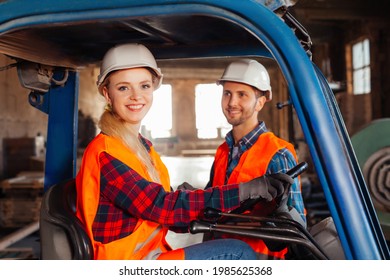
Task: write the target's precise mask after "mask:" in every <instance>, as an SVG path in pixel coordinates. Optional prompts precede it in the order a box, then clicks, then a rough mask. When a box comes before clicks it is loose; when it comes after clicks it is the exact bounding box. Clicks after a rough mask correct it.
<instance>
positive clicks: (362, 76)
mask: <svg viewBox="0 0 390 280" xmlns="http://www.w3.org/2000/svg"><path fill="white" fill-rule="evenodd" d="M352 70H353V93H354V94H364V93H370V92H371V71H370V45H369V40H368V39H365V40H363V41H360V42H358V43H356V44H354V45H353V46H352Z"/></svg>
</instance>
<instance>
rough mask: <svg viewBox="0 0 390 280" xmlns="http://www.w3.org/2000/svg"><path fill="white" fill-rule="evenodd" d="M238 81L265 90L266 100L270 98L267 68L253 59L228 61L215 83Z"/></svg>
mask: <svg viewBox="0 0 390 280" xmlns="http://www.w3.org/2000/svg"><path fill="white" fill-rule="evenodd" d="M226 81H230V82H238V83H243V84H247V85H250V86H253V87H255V88H257V89H258V90H260V91H266V92H267V94H266V98H267V101H270V100H271V99H272V91H271V84H270V78H269V75H268V72H267V69H265V67H264V66H263V65H262V64H260V63H259V62H257V61H256V60H253V59H241V60H238V61H235V62H232V63H230V64H229V65H228V66H227V67H226V69H225V71H224V73H223V74H222V77H221V78H220V79H219V80H218V81H217V84H222V83H223V82H226Z"/></svg>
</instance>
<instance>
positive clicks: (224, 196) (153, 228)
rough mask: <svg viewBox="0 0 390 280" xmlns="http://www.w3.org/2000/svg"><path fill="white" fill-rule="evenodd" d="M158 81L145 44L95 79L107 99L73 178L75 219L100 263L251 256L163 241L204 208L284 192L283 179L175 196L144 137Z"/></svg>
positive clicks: (228, 248)
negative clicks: (97, 129)
mask: <svg viewBox="0 0 390 280" xmlns="http://www.w3.org/2000/svg"><path fill="white" fill-rule="evenodd" d="M161 81H162V74H161V71H160V69H159V68H158V67H157V65H156V61H155V59H154V57H153V55H152V54H151V53H150V51H149V50H148V49H147V48H146V47H144V46H143V45H140V44H124V45H120V46H116V47H114V48H112V49H111V50H109V51H108V52H107V53H106V55H105V56H104V58H103V63H102V66H101V72H100V75H99V77H98V81H97V85H98V89H99V92H100V94H102V95H103V96H104V98H105V100H106V102H107V106H106V110H105V112H104V113H103V114H102V116H101V119H100V121H99V127H100V129H101V133H100V134H99V135H97V136H96V137H95V139H94V140H92V141H91V143H90V144H89V145H88V147H87V148H86V150H85V153H84V156H83V160H82V164H81V168H80V171H79V173H78V174H77V177H76V187H77V215H78V217H79V218H80V219H81V220H82V221H83V222H84V224H85V226H86V229H87V232H88V235H89V237H90V238H91V240H92V243H93V246H94V256H95V258H96V259H254V258H255V254H254V252H253V251H252V249H251V248H250V247H249V246H248V245H247V244H246V243H244V242H241V241H239V240H227V239H225V240H215V241H210V242H206V243H202V244H196V245H193V246H189V247H186V248H183V249H177V250H172V249H171V248H170V247H169V245H168V243H167V242H166V241H165V236H166V234H167V231H168V228H175V229H179V228H181V229H184V230H186V229H187V228H188V225H189V223H190V221H192V220H194V219H196V218H197V217H198V215H199V213H200V212H201V211H202V210H203V209H204V208H206V207H208V206H210V207H215V208H218V209H221V210H222V211H230V210H232V209H234V208H236V207H238V206H239V205H240V201H243V200H245V199H247V198H249V197H259V196H263V197H266V198H267V199H272V198H273V197H275V195H276V194H277V193H280V192H282V189H283V186H282V183H283V182H281V181H275V182H274V181H271V182H270V180H268V178H266V177H262V178H259V179H258V180H257V181H256V182H249V183H245V184H241V185H238V184H232V185H228V186H220V187H215V188H212V189H210V190H207V191H203V190H195V191H180V190H179V191H176V192H171V191H170V182H169V175H168V172H167V169H166V167H165V165H164V164H163V162H162V161H161V159H160V157H159V155H158V154H157V153H156V151H155V150H154V148H153V146H152V144H151V142H150V141H148V140H147V139H145V138H144V137H142V135H140V134H139V129H140V126H141V121H142V119H143V118H144V117H145V115H146V114H147V112H148V111H149V109H150V107H151V105H152V101H153V91H154V90H156V89H157V88H158V87H159V86H160V85H161ZM286 180H287V182H289V177H288V178H287V179H286ZM267 184H268V185H267ZM270 184H272V185H270ZM272 191H275V193H274V195H271V194H270V193H272Z"/></svg>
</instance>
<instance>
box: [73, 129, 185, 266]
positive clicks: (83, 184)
mask: <svg viewBox="0 0 390 280" xmlns="http://www.w3.org/2000/svg"><path fill="white" fill-rule="evenodd" d="M102 152H106V153H108V154H110V155H111V156H113V157H115V158H117V159H118V160H120V161H122V162H123V163H125V164H126V165H128V166H129V167H131V168H132V169H133V170H134V171H136V172H137V173H138V174H139V175H140V176H142V177H143V178H145V179H146V180H148V181H151V179H150V176H149V175H148V173H147V171H146V170H145V168H144V166H143V164H142V163H141V162H140V161H139V159H138V158H137V156H136V155H135V154H134V153H132V152H131V151H130V150H129V149H128V148H127V147H126V146H124V145H123V143H122V142H121V141H119V140H117V139H115V138H113V137H110V136H107V135H104V134H99V135H98V136H96V137H95V139H94V140H92V141H91V143H90V144H89V145H88V147H87V149H86V150H85V153H84V156H83V159H82V164H81V168H80V171H79V173H78V174H77V176H76V189H77V211H76V214H77V216H78V217H79V218H80V219H81V221H83V222H84V224H85V226H86V231H87V233H88V235H89V237H90V239H91V241H92V244H93V248H94V258H95V259H108V260H124V259H184V250H183V249H178V250H173V251H172V249H171V248H170V246H169V245H168V243H167V242H166V240H165V236H166V234H167V230H168V229H167V228H166V227H163V226H161V225H160V224H158V223H155V222H152V221H147V220H142V219H139V221H138V223H137V226H136V228H135V230H134V232H132V233H131V234H130V235H128V236H126V237H123V238H121V239H118V240H115V241H112V242H109V243H106V244H103V243H101V242H99V241H96V240H95V239H94V237H93V234H92V225H93V222H94V219H95V215H96V211H97V209H98V204H99V197H100V162H99V155H100V153H102ZM150 156H151V158H152V160H153V162H154V164H155V166H156V169H157V170H158V172H159V175H160V179H161V182H162V185H163V187H164V189H165V190H166V191H169V190H170V181H169V174H168V170H167V168H166V167H165V165H164V163H163V162H162V161H161V159H160V156H159V155H158V154H157V152H156V151H155V150H154V148H153V147H151V150H150Z"/></svg>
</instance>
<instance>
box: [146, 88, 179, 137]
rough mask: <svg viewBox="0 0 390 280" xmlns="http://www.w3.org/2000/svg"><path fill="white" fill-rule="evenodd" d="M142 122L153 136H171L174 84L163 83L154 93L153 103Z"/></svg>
mask: <svg viewBox="0 0 390 280" xmlns="http://www.w3.org/2000/svg"><path fill="white" fill-rule="evenodd" d="M142 124H143V125H144V126H145V128H146V129H147V130H148V131H150V136H151V137H152V138H166V137H171V136H172V134H171V129H172V86H171V85H161V87H160V88H159V89H158V90H156V91H155V92H154V93H153V105H152V107H151V108H150V111H149V113H148V114H147V115H146V117H145V119H144V120H143V122H142Z"/></svg>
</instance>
